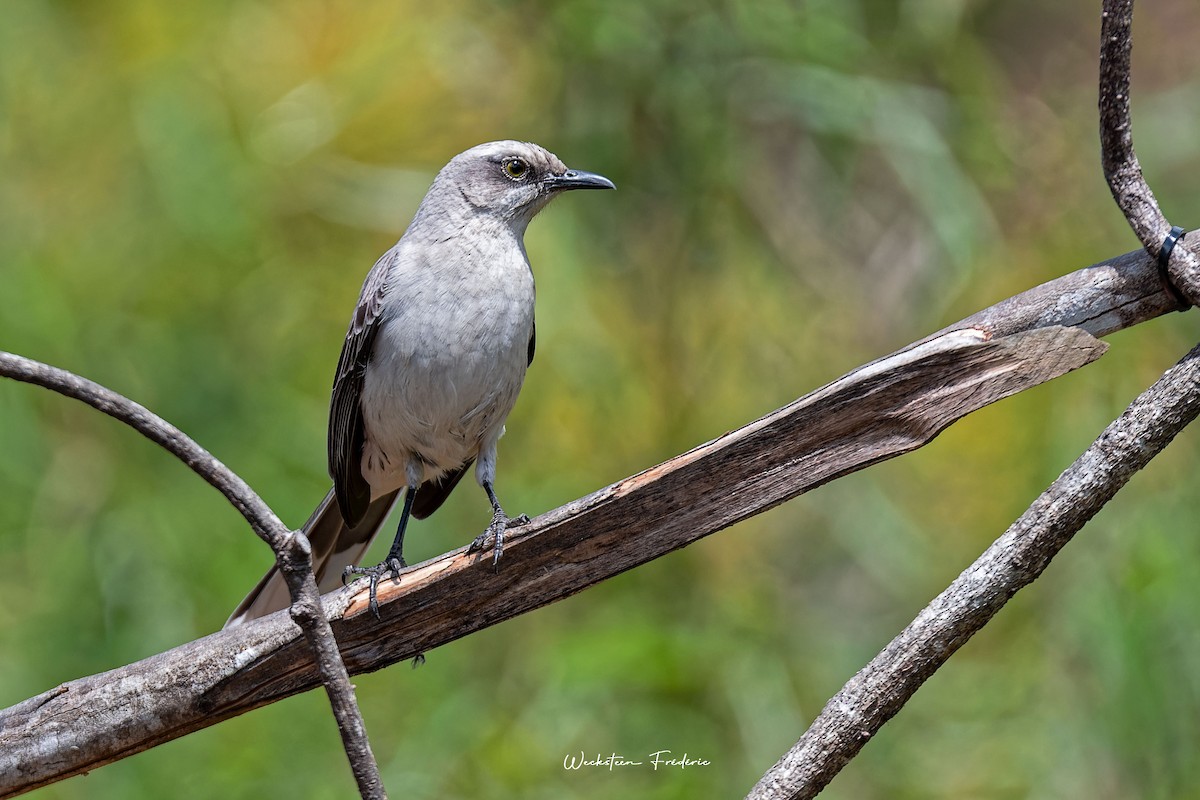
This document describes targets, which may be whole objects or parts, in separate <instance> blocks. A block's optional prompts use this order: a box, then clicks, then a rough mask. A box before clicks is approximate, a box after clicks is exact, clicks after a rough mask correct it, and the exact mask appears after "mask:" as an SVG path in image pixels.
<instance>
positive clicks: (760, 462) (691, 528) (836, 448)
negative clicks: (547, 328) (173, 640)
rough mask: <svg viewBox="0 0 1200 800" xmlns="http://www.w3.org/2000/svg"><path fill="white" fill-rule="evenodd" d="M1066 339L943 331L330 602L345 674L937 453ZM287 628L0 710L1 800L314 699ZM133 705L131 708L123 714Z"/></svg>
mask: <svg viewBox="0 0 1200 800" xmlns="http://www.w3.org/2000/svg"><path fill="white" fill-rule="evenodd" d="M1105 349H1106V345H1105V344H1104V343H1103V342H1100V341H1098V340H1096V339H1095V338H1093V337H1092V336H1091V335H1090V334H1088V333H1086V332H1085V331H1082V330H1080V329H1077V328H1061V327H1053V328H1042V329H1037V330H1034V331H1030V332H1025V333H1018V334H1014V335H1013V336H1007V337H1003V338H999V339H990V338H989V337H988V336H987V335H985V334H983V333H981V332H979V331H976V330H971V329H968V330H963V331H956V332H951V333H948V334H945V335H943V336H940V337H938V338H936V339H934V340H931V341H929V342H926V343H925V344H923V345H920V346H918V347H914V348H911V349H908V350H906V351H904V352H901V353H898V354H896V355H894V356H892V357H890V358H887V359H881V360H880V361H877V362H874V363H873V364H870V365H867V366H866V367H863V368H861V369H859V370H856V371H855V372H853V373H851V374H850V375H848V376H846V377H844V378H842V379H840V380H838V381H835V382H834V383H832V384H830V385H829V386H826V387H824V388H823V389H820V390H818V391H816V392H813V393H812V394H810V395H808V396H807V397H805V398H802V399H801V400H799V401H797V402H795V403H793V404H791V405H789V406H787V407H785V408H782V409H780V410H778V411H776V412H774V413H772V414H769V415H768V416H766V417H764V418H762V419H760V420H758V421H756V422H754V423H751V424H750V425H748V426H746V427H744V428H741V429H740V430H737V431H734V432H732V433H729V434H726V435H725V436H723V437H721V438H719V439H717V440H715V441H712V442H709V443H707V444H705V445H702V446H700V447H698V448H696V449H694V450H692V451H690V452H688V453H685V454H683V455H681V456H678V457H677V458H674V459H672V460H671V461H668V462H666V463H665V464H661V465H659V466H657V467H654V468H652V469H650V470H647V471H646V472H643V473H641V474H639V475H636V476H634V477H632V478H629V479H627V480H624V481H621V482H620V483H617V484H614V485H613V486H610V487H608V488H607V489H604V490H601V491H599V492H596V493H595V494H592V495H590V496H588V497H585V498H583V499H581V500H578V501H576V502H574V503H571V504H569V505H567V506H564V507H562V508H560V509H557V510H556V511H553V512H551V513H549V514H545V515H543V516H541V517H539V518H538V519H536V520H534V521H533V522H532V523H530V524H529V525H528V526H524V527H522V528H520V529H519V530H518V531H514V534H513V535H512V537H511V539H510V542H509V544H508V545H507V547H506V548H505V560H504V566H503V569H501V571H500V572H499V573H498V574H497V573H493V571H492V570H491V567H490V560H489V558H490V556H489V555H488V554H478V553H476V554H471V555H467V554H466V553H465V551H464V550H458V551H455V552H453V553H450V554H447V555H445V556H443V557H441V558H438V559H435V560H433V561H431V562H427V563H425V564H422V565H419V566H417V567H414V568H412V569H410V570H407V571H406V572H405V573H404V574H403V575H402V577H401V579H400V581H399V582H393V581H386V582H384V583H383V584H382V585H381V586H380V588H379V600H380V611H381V615H382V621H381V622H377V621H376V620H375V619H374V617H373V616H372V615H371V614H369V613H365V611H366V602H367V598H366V594H367V592H366V587H365V585H364V583H365V582H359V583H357V584H355V585H353V586H351V587H350V588H348V589H346V590H342V591H339V592H335V593H331V594H330V595H327V596H326V600H325V602H326V612H327V613H328V615H329V616H330V617H332V618H334V623H333V626H334V628H335V630H336V631H337V633H338V641H339V643H340V645H341V647H342V652H343V655H344V657H345V660H346V664H347V666H348V667H349V669H350V671H351V672H353V673H359V672H366V671H371V670H376V669H379V668H381V667H384V666H387V665H389V664H392V663H395V662H396V661H399V660H402V659H406V658H410V657H412V656H414V655H416V654H418V653H421V652H425V651H428V650H430V649H432V648H434V647H436V646H437V645H440V644H444V643H446V642H449V641H452V640H454V639H457V638H459V637H461V636H465V635H467V634H469V633H471V632H473V631H476V630H479V629H481V628H483V627H486V626H489V625H494V624H496V623H497V622H500V621H502V620H504V619H508V618H509V617H512V616H515V615H517V614H520V613H523V612H526V611H529V610H531V609H533V608H537V607H539V606H542V605H545V604H547V603H550V602H552V601H554V600H557V599H560V598H562V597H566V596H568V595H570V594H574V593H575V592H578V591H580V590H581V589H583V588H585V587H587V586H590V585H592V584H594V583H596V582H598V581H601V580H603V579H604V578H607V577H610V576H612V575H615V574H617V573H620V572H623V571H625V570H627V569H630V568H632V567H634V566H637V565H639V564H642V563H644V562H646V561H649V560H651V559H653V558H656V557H658V556H661V555H664V554H666V553H668V552H671V551H673V550H675V549H678V548H680V547H683V546H685V545H687V544H689V543H691V542H693V541H696V540H697V539H699V538H701V537H703V536H706V535H708V534H710V533H713V532H715V531H717V530H720V529H722V528H724V527H727V526H729V525H731V524H733V523H735V522H738V521H740V520H742V519H745V518H746V517H748V516H751V515H753V514H756V513H759V512H761V511H763V510H765V509H767V508H770V507H772V506H774V505H777V504H778V503H780V502H783V501H784V500H787V499H789V498H791V497H795V496H796V495H798V494H800V493H802V492H804V491H806V490H807V489H810V488H813V487H815V486H819V485H821V484H822V483H825V482H827V481H829V480H833V479H834V478H836V477H839V476H841V475H844V474H847V473H849V472H852V471H854V470H857V469H861V468H862V467H865V466H867V465H869V464H873V463H876V462H878V461H881V460H883V459H886V458H890V457H893V456H895V455H898V454H900V453H904V452H908V451H910V450H913V449H915V448H917V447H920V446H921V445H923V444H924V443H926V442H928V441H930V440H931V439H933V438H934V437H935V436H936V435H937V434H938V432H940V431H941V430H942V429H943V428H945V427H946V426H947V425H949V424H950V423H951V422H952V421H954V420H955V419H958V418H959V417H961V416H963V415H965V414H967V413H970V412H971V411H973V410H975V409H978V408H980V407H982V406H984V405H987V404H988V403H991V402H994V401H995V400H998V399H1000V398H1002V397H1006V396H1008V395H1011V394H1013V393H1015V392H1018V391H1021V390H1023V389H1026V388H1029V387H1031V386H1034V385H1037V384H1040V383H1042V382H1045V381H1047V380H1050V379H1052V378H1054V377H1056V376H1058V375H1061V374H1063V373H1065V372H1067V371H1069V370H1072V369H1075V368H1076V367H1079V366H1082V365H1083V364H1086V363H1088V362H1090V361H1092V360H1094V359H1096V358H1098V357H1099V356H1100V355H1101V354H1102V353H1103V352H1104V350H1105ZM316 679H317V678H316V675H315V674H314V671H313V668H312V663H311V655H310V653H309V650H308V648H306V647H304V646H303V644H302V642H301V640H300V638H299V636H298V634H297V631H296V629H295V627H294V626H292V625H290V624H288V622H287V618H286V617H285V616H284V615H283V614H273V615H270V616H268V617H266V618H264V619H261V620H257V621H255V622H253V623H251V624H248V625H243V626H238V627H236V628H233V629H230V630H227V631H222V632H219V633H216V634H213V635H211V636H208V637H205V638H204V639H200V640H198V641H196V642H192V643H190V644H187V645H184V646H182V647H179V648H176V649H174V650H171V651H169V652H167V653H163V654H161V655H158V656H154V657H152V658H150V659H147V660H145V661H142V662H139V663H136V664H132V665H129V666H126V667H122V668H120V669H117V670H114V671H112V672H109V673H105V674H102V675H97V676H93V677H91V678H84V679H81V680H77V681H72V682H70V683H67V684H64V685H63V686H60V687H58V688H57V689H55V690H53V691H51V692H48V693H46V694H44V695H42V696H40V697H37V698H33V699H32V700H29V701H26V702H25V703H22V704H20V705H18V706H15V707H13V708H11V709H8V710H6V711H3V712H0V796H4V797H8V796H12V795H14V794H17V793H20V792H22V791H26V790H28V789H30V788H33V787H35V786H40V785H44V784H46V783H50V782H52V781H55V780H58V779H61V778H63V777H67V776H69V775H72V774H77V773H79V772H84V771H87V770H90V769H94V768H95V767H97V766H100V765H102V764H104V763H107V762H108V761H111V760H114V759H117V758H121V757H123V756H125V755H129V754H131V753H135V752H138V751H140V750H143V749H146V748H147V747H152V746H154V745H156V744H159V743H161V742H164V741H167V740H169V739H172V738H175V737H177V736H181V735H183V734H185V733H188V732H190V731H193V730H196V729H198V728H201V727H205V726H207V725H211V724H213V723H215V722H218V721H220V720H222V719H226V718H228V717H231V716H234V715H237V714H240V713H243V712H245V711H248V710H250V709H252V708H255V707H258V706H260V705H263V704H265V703H269V702H272V701H274V700H278V699H280V698H282V697H285V696H288V695H291V694H294V693H296V692H300V691H304V690H307V689H309V688H312V687H313V686H314V685H315V683H316ZM135 697H136V700H137V702H136V703H135V702H132V700H133V699H134V698H135Z"/></svg>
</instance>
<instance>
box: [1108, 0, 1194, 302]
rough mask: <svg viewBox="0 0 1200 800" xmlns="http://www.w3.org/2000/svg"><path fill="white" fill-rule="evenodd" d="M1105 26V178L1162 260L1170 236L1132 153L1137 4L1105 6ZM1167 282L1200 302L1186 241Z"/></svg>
mask: <svg viewBox="0 0 1200 800" xmlns="http://www.w3.org/2000/svg"><path fill="white" fill-rule="evenodd" d="M1103 9H1104V10H1103V12H1102V14H1101V22H1100V148H1101V161H1102V163H1103V166H1104V177H1105V179H1106V180H1107V181H1108V188H1109V189H1110V190H1111V191H1112V196H1113V199H1114V200H1116V201H1117V206H1118V207H1119V208H1120V209H1121V211H1122V212H1123V213H1124V214H1125V218H1126V219H1127V220H1128V221H1129V226H1130V227H1131V228H1133V232H1134V233H1135V234H1136V235H1137V237H1138V240H1139V241H1141V243H1142V246H1143V247H1145V248H1146V252H1147V253H1149V254H1150V256H1151V257H1152V258H1155V259H1157V258H1158V253H1159V250H1160V249H1161V248H1162V245H1163V240H1164V239H1165V238H1166V236H1167V233H1168V232H1169V231H1170V230H1171V224H1170V223H1169V222H1167V220H1166V218H1165V217H1164V216H1163V213H1162V211H1161V210H1160V209H1159V207H1158V201H1157V200H1156V199H1155V197H1154V192H1153V191H1151V190H1150V186H1149V185H1148V184H1147V183H1146V179H1145V177H1144V176H1143V175H1142V165H1141V163H1140V162H1139V161H1138V157H1137V153H1136V152H1134V149H1133V122H1132V120H1131V119H1130V112H1129V81H1130V55H1131V52H1132V50H1133V37H1132V33H1131V31H1132V27H1133V0H1104V6H1103ZM1165 272H1166V275H1165V276H1164V279H1166V280H1169V281H1170V282H1171V284H1172V285H1173V286H1174V287H1175V288H1176V289H1178V290H1179V292H1180V293H1181V294H1182V295H1183V297H1184V298H1185V299H1186V300H1187V301H1189V302H1190V303H1191V304H1192V305H1197V301H1198V300H1200V260H1198V259H1197V257H1196V255H1195V254H1194V253H1192V252H1191V250H1190V249H1188V247H1187V246H1185V245H1184V244H1183V242H1182V241H1181V242H1180V244H1179V246H1177V247H1176V248H1175V250H1174V251H1173V253H1172V255H1171V259H1170V264H1169V265H1168V267H1167V268H1166V270H1165Z"/></svg>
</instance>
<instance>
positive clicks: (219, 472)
mask: <svg viewBox="0 0 1200 800" xmlns="http://www.w3.org/2000/svg"><path fill="white" fill-rule="evenodd" d="M0 375H2V376H4V377H7V378H12V379H13V380H18V381H22V382H23V383H30V384H33V385H35V386H41V387H42V388H45V389H50V390H51V391H54V392H58V393H59V394H61V395H65V396H66V397H71V398H74V399H76V400H79V401H81V402H83V403H86V404H87V405H89V406H91V407H92V408H95V409H96V410H98V411H102V412H104V413H105V414H108V415H109V416H110V417H113V418H114V419H117V420H119V421H121V422H124V423H125V424H126V425H128V426H130V427H131V428H133V429H134V430H136V431H137V432H138V433H140V434H142V435H143V436H145V437H146V438H147V439H149V440H150V441H152V442H154V443H155V444H157V445H159V446H161V447H162V448H164V449H165V450H166V451H167V452H169V453H171V454H172V455H173V456H175V457H176V458H178V459H179V460H180V461H182V462H183V463H184V464H187V465H188V467H190V468H191V469H192V471H194V472H195V473H196V474H197V475H199V476H200V477H202V478H203V479H204V480H205V481H207V482H208V483H209V484H211V485H212V486H213V487H215V488H216V489H217V491H219V492H220V493H221V494H223V495H224V496H225V498H226V499H227V500H229V502H230V503H232V504H233V507H234V508H236V509H237V510H238V511H239V512H240V513H241V515H242V516H243V517H245V518H246V521H247V522H248V523H250V527H251V528H253V529H254V532H255V533H256V534H258V536H259V538H261V539H262V540H263V541H264V542H266V543H267V544H268V545H269V546H270V547H271V550H272V551H274V553H275V558H276V560H277V561H278V563H279V569H280V571H281V572H282V573H283V575H284V578H285V579H286V580H287V585H288V590H289V592H290V593H291V598H292V606H291V614H292V619H293V620H295V622H296V624H297V625H298V626H299V627H300V629H301V631H303V633H304V637H305V638H306V639H307V640H308V643H309V645H310V646H311V647H312V650H313V653H314V656H315V658H316V662H317V666H318V669H319V670H320V673H321V681H322V683H324V685H325V691H326V692H327V693H328V695H329V703H330V705H331V706H332V707H333V714H334V719H335V720H336V721H337V726H338V731H339V732H340V733H341V735H342V744H343V746H344V747H345V750H346V756H347V758H349V759H350V768H351V770H352V771H353V773H354V778H355V780H356V781H357V783H358V788H359V793H360V794H361V795H362V796H363V797H364V798H372V799H373V800H374V799H376V798H386V794H385V793H384V790H383V782H382V781H381V779H380V777H379V767H378V765H377V764H376V762H375V756H374V754H373V753H372V752H371V745H370V742H369V741H368V740H367V735H366V726H365V725H364V724H363V720H362V714H361V713H360V712H359V710H358V703H357V701H356V700H355V698H354V688H353V687H352V686H351V684H350V676H349V674H348V673H347V671H346V665H345V663H343V661H342V657H341V653H340V652H339V651H338V648H337V642H336V641H335V640H334V638H333V631H332V629H331V628H330V627H329V621H328V620H327V619H325V614H324V613H323V611H322V609H321V599H320V593H319V592H318V591H317V584H316V580H315V579H314V578H313V573H312V549H311V547H310V546H309V543H308V539H307V538H306V537H305V536H304V534H303V533H301V532H300V531H289V530H288V529H287V526H285V525H284V524H283V522H281V521H280V519H279V517H278V516H276V515H275V512H273V511H271V509H270V507H269V506H267V504H266V503H264V502H263V501H262V498H260V497H259V496H258V495H257V494H255V492H254V490H253V489H251V488H250V486H249V485H248V484H247V483H246V482H245V481H244V480H242V479H241V478H240V477H238V476H237V475H236V474H235V473H234V472H233V471H232V470H231V469H229V468H228V467H227V466H225V465H224V464H222V463H221V462H220V461H219V460H217V459H216V458H215V457H213V455H212V454H211V453H209V452H208V451H207V450H205V449H204V448H203V447H201V446H200V445H198V444H196V442H194V441H193V440H192V439H191V438H190V437H188V436H187V434H185V433H184V432H183V431H181V430H179V429H178V428H176V427H175V426H174V425H172V424H171V423H169V422H167V421H166V420H164V419H163V418H162V417H159V416H158V415H157V414H154V413H153V412H151V411H150V410H148V409H147V408H145V407H144V406H141V405H139V404H137V403H135V402H133V401H132V400H130V399H128V398H126V397H124V396H122V395H119V394H117V393H116V392H114V391H112V390H110V389H107V388H105V387H103V386H101V385H100V384H98V383H95V382H93V381H89V380H87V379H86V378H82V377H80V376H78V375H75V374H74V373H72V372H67V371H66V370H62V369H58V368H57V367H51V366H49V365H48V364H42V363H40V362H38V361H34V360H32V359H28V358H24V357H23V356H18V355H13V354H12V353H5V352H3V351H0Z"/></svg>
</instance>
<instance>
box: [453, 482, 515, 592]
mask: <svg viewBox="0 0 1200 800" xmlns="http://www.w3.org/2000/svg"><path fill="white" fill-rule="evenodd" d="M483 490H484V491H485V492H487V496H488V500H490V501H491V503H492V524H491V525H488V526H487V530H485V531H484V532H483V533H481V534H479V535H478V536H476V537H475V541H473V542H471V546H470V547H468V548H467V552H468V553H474V552H477V551H479V550H484V549H486V548H487V546H488V544H490V543H491V542H495V543H496V549H495V551H494V552H493V554H492V569H493V570H495V569H497V568H498V566H499V564H500V553H501V552H503V551H504V531H506V530H507V529H509V528H516V527H517V526H519V525H526V524H528V523H529V517H527V516H525V515H524V514H521V515H520V516H517V517H512V518H510V517H509V516H508V515H507V514H505V513H504V509H502V508H501V507H500V501H499V500H497V499H496V490H495V489H493V488H492V484H491V481H484V482H483Z"/></svg>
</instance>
